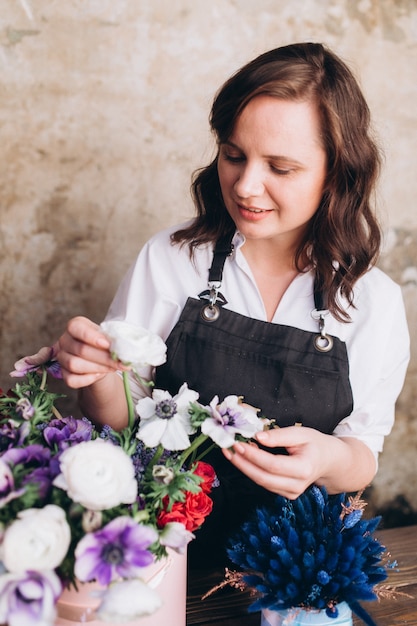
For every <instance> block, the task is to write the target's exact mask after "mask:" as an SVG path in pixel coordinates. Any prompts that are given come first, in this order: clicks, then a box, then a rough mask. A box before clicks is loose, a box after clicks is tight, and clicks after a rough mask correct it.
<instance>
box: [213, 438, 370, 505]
mask: <svg viewBox="0 0 417 626" xmlns="http://www.w3.org/2000/svg"><path fill="white" fill-rule="evenodd" d="M256 440H257V441H258V442H259V443H260V444H262V445H263V446H264V447H266V448H285V449H286V450H287V452H288V454H272V453H271V452H269V451H267V450H263V449H261V448H259V447H258V446H257V445H256V443H241V442H238V443H235V445H234V446H233V450H223V454H224V455H225V457H226V458H227V459H228V460H229V461H230V462H231V463H233V465H234V466H235V467H237V468H238V469H240V470H241V471H242V472H243V473H244V474H246V476H248V477H249V478H251V479H252V480H253V481H254V482H255V483H257V484H258V485H261V486H262V487H264V488H265V489H267V490H268V491H272V492H273V493H278V494H280V495H282V496H284V497H286V498H290V499H295V498H297V497H298V496H299V495H301V494H302V493H303V492H304V491H305V490H306V489H307V487H308V486H309V485H311V484H312V483H316V484H319V485H324V486H325V487H326V488H327V489H328V490H329V491H330V492H333V493H335V492H343V491H355V490H357V489H362V488H364V487H365V486H366V485H367V484H369V482H370V480H372V478H373V474H374V473H375V459H374V457H373V454H372V452H371V451H370V450H369V448H368V447H367V446H366V445H365V444H364V443H362V442H361V441H359V440H357V439H354V438H344V439H341V438H338V437H336V436H334V435H325V434H323V433H321V432H319V431H317V430H315V429H313V428H306V427H303V426H288V427H285V428H275V429H272V430H268V431H264V432H260V433H258V434H257V435H256Z"/></svg>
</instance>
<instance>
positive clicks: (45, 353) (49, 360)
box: [10, 346, 62, 378]
mask: <svg viewBox="0 0 417 626" xmlns="http://www.w3.org/2000/svg"><path fill="white" fill-rule="evenodd" d="M56 352H57V351H56V347H55V346H51V347H49V346H48V347H46V346H45V347H43V348H41V349H40V350H39V351H38V352H37V353H36V354H31V355H30V356H25V357H23V358H22V359H19V360H18V361H16V363H15V364H14V367H15V369H14V370H13V372H10V376H12V377H13V378H23V376H26V375H27V374H28V373H29V372H37V371H38V370H39V369H40V368H41V366H44V367H46V369H47V371H48V373H49V374H51V376H53V377H54V378H62V372H61V366H60V364H59V363H58V361H57V360H56Z"/></svg>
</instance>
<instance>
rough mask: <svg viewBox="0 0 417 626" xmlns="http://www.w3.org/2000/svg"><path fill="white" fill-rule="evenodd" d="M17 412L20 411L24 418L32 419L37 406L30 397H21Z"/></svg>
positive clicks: (17, 404) (17, 403)
mask: <svg viewBox="0 0 417 626" xmlns="http://www.w3.org/2000/svg"><path fill="white" fill-rule="evenodd" d="M16 412H17V413H20V415H21V416H22V417H23V419H24V420H30V419H31V418H32V417H33V416H34V415H35V407H34V406H33V404H31V402H30V400H29V398H20V400H18V401H17V402H16Z"/></svg>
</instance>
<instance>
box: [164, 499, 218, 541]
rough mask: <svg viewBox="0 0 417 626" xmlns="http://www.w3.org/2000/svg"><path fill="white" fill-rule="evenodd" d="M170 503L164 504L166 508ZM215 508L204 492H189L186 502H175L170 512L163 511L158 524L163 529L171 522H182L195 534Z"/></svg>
mask: <svg viewBox="0 0 417 626" xmlns="http://www.w3.org/2000/svg"><path fill="white" fill-rule="evenodd" d="M167 503H168V501H166V502H164V504H165V506H166V505H167ZM212 508H213V501H212V499H211V498H209V497H208V495H207V494H206V493H204V491H200V492H199V493H191V492H189V491H188V492H187V493H186V496H185V502H175V503H174V505H173V506H172V509H171V510H170V511H166V510H165V511H161V512H160V513H159V515H158V518H157V522H158V526H159V528H163V527H164V526H165V525H166V524H168V523H169V522H180V523H181V524H183V525H184V526H185V528H186V529H187V530H189V531H190V532H193V531H194V530H197V528H200V526H201V525H202V524H203V522H204V520H205V519H206V517H207V515H209V514H210V513H211V511H212Z"/></svg>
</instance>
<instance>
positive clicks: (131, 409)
mask: <svg viewBox="0 0 417 626" xmlns="http://www.w3.org/2000/svg"><path fill="white" fill-rule="evenodd" d="M122 376H123V387H124V390H125V396H126V402H127V414H128V422H127V423H128V428H129V430H130V432H132V429H133V426H134V425H135V410H134V407H133V399H132V394H131V392H130V385H129V377H128V373H127V372H123V374H122Z"/></svg>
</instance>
